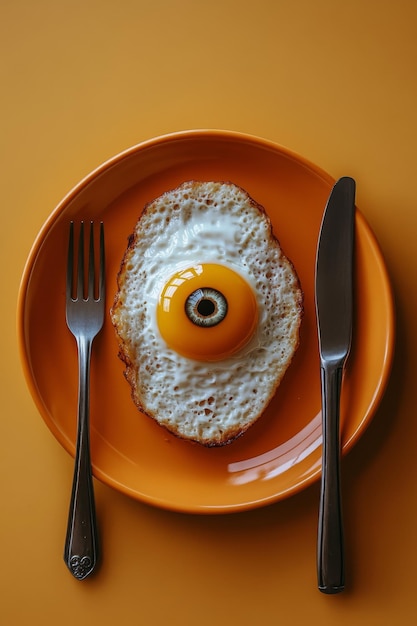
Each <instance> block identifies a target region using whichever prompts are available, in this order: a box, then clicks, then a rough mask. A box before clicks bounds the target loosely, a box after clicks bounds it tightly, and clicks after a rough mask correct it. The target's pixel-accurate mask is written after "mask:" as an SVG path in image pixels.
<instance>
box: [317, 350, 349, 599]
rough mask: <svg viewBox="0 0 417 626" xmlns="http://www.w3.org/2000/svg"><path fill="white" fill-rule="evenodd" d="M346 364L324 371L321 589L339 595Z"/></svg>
mask: <svg viewBox="0 0 417 626" xmlns="http://www.w3.org/2000/svg"><path fill="white" fill-rule="evenodd" d="M342 374H343V362H342V363H340V361H336V362H330V363H329V362H327V363H325V364H323V365H322V368H321V385H322V406H323V408H322V424H323V457H322V475H321V493H320V508H319V528H318V553H317V574H318V587H319V590H320V591H322V592H323V593H328V594H331V593H339V592H340V591H343V589H344V587H345V574H344V545H343V520H342V504H341V488H340V449H341V446H340V433H339V423H340V391H341V386H342Z"/></svg>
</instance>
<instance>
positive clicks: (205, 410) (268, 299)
mask: <svg viewBox="0 0 417 626" xmlns="http://www.w3.org/2000/svg"><path fill="white" fill-rule="evenodd" d="M206 263H216V264H220V265H224V266H226V267H228V268H231V269H233V270H234V271H235V272H237V273H238V274H239V275H241V276H242V277H243V278H244V279H245V280H246V281H247V283H248V285H249V286H250V288H251V289H252V290H253V293H254V295H255V298H256V302H257V306H258V320H257V324H256V328H255V331H254V333H253V336H252V337H251V338H250V339H249V341H248V342H247V343H246V345H244V346H243V347H242V348H241V349H240V350H239V351H238V352H236V353H234V354H232V355H231V356H229V357H227V358H224V359H222V360H218V361H214V362H213V361H204V360H195V359H190V358H187V357H185V356H182V355H181V354H179V353H178V352H177V351H176V350H174V349H172V347H170V346H169V345H167V343H166V341H165V340H164V338H163V337H162V335H161V332H160V330H159V327H158V323H157V309H158V302H159V299H160V296H161V292H162V290H163V288H164V286H165V285H166V284H167V282H168V281H169V279H170V278H171V277H172V276H173V275H174V274H176V273H177V272H179V271H180V270H183V269H186V268H190V267H193V266H198V265H200V264H206ZM301 309H302V304H301V291H300V288H299V283H298V278H297V276H296V273H295V271H294V269H293V267H292V265H291V263H290V262H289V261H288V260H287V259H286V257H285V256H284V255H283V254H282V251H281V249H280V246H279V244H278V242H277V240H276V239H275V238H274V237H273V236H272V234H271V224H270V221H269V219H268V217H267V216H266V215H265V213H264V212H263V211H262V210H260V208H258V206H257V205H256V204H255V203H254V202H253V201H252V200H251V199H250V198H249V196H248V195H247V194H246V192H245V191H244V190H242V189H240V188H239V187H236V186H235V185H232V184H223V183H193V182H191V183H184V184H183V185H181V186H180V187H179V188H177V189H175V190H173V191H170V192H167V193H166V194H164V195H162V196H160V198H158V199H157V200H156V201H154V202H153V203H151V204H150V205H149V206H148V207H146V209H145V211H144V213H143V214H142V216H141V218H140V219H139V221H138V223H137V225H136V229H135V233H134V237H133V239H132V240H131V245H130V246H129V248H128V251H127V254H126V256H125V260H124V264H123V265H122V269H121V273H120V275H119V293H118V295H117V297H116V300H115V305H114V307H113V309H112V320H113V323H114V325H115V327H116V330H117V332H118V335H119V338H120V339H121V342H122V345H123V347H124V351H125V361H126V362H127V363H128V371H127V378H128V380H129V381H130V384H131V386H132V390H133V397H134V400H135V402H136V404H137V405H138V407H139V408H141V409H142V410H143V411H144V412H146V413H147V414H148V415H150V416H152V417H154V418H155V419H156V420H157V421H158V422H159V423H160V424H161V425H163V426H165V427H166V428H168V430H170V431H171V432H173V433H175V434H177V435H179V436H180V437H183V438H185V439H190V440H195V441H199V442H200V443H203V444H206V445H221V444H223V443H227V442H229V441H230V440H231V439H233V438H235V437H236V436H237V435H239V434H242V433H243V432H245V430H246V429H247V428H248V427H249V426H250V425H251V424H252V423H253V422H254V421H256V420H257V419H258V417H259V416H260V415H261V414H262V412H263V410H264V409H265V407H266V405H267V404H268V402H269V400H270V399H271V397H272V395H273V394H274V392H275V390H276V387H277V386H278V384H279V382H280V381H281V379H282V376H283V375H284V373H285V370H286V369H287V367H288V365H289V363H290V361H291V359H292V356H293V354H294V351H295V349H296V347H297V344H298V332H299V325H300V319H301ZM178 332H181V328H179V329H178ZM126 356H127V358H126Z"/></svg>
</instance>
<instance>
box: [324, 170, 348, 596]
mask: <svg viewBox="0 0 417 626" xmlns="http://www.w3.org/2000/svg"><path fill="white" fill-rule="evenodd" d="M355 188H356V184H355V181H354V180H353V178H349V177H347V176H346V177H343V178H340V179H339V180H338V181H337V182H336V184H335V185H334V187H333V189H332V192H331V194H330V196H329V199H328V201H327V205H326V208H325V211H324V216H323V221H322V224H321V229H320V236H319V243H318V248H317V259H316V315H317V328H318V337H319V350H320V365H321V397H322V432H323V447H322V450H323V451H322V475H321V491H320V506H319V525H318V542H317V576H318V588H319V590H320V591H322V592H323V593H328V594H330V593H339V592H340V591H343V589H344V586H345V573H344V545H343V541H344V540H343V519H342V504H341V486H340V456H341V440H340V426H339V423H340V392H341V387H342V376H343V370H344V366H345V363H346V359H347V357H348V354H349V350H350V344H351V336H352V309H353V247H354V224H355Z"/></svg>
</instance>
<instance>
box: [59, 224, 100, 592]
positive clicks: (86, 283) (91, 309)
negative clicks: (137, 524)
mask: <svg viewBox="0 0 417 626" xmlns="http://www.w3.org/2000/svg"><path fill="white" fill-rule="evenodd" d="M77 257H78V261H76V259H77ZM84 257H85V252H84V223H83V222H81V225H80V234H79V241H78V254H77V255H76V254H75V244H74V223H73V222H71V224H70V233H69V245H68V265H67V287H66V319H67V325H68V328H69V329H70V331H71V332H72V334H73V335H74V337H75V339H76V342H77V348H78V368H79V370H78V371H79V380H78V422H77V444H76V454H75V467H74V479H73V485H72V493H71V501H70V509H69V515H68V527H67V535H66V540H65V550H64V560H65V563H66V564H67V566H68V568H69V570H70V572H71V573H72V574H73V576H74V577H75V578H77V579H78V580H83V579H84V578H86V577H87V576H89V575H90V574H91V573H92V572H93V570H94V568H95V567H96V564H97V560H98V551H99V546H98V537H97V524H96V512H95V502H94V489H93V478H92V472H91V459H90V432H89V431H90V426H89V413H90V359H91V350H92V344H93V340H94V338H95V337H96V335H97V334H98V333H99V332H100V330H101V328H102V326H103V322H104V303H105V283H104V271H105V268H104V227H103V223H101V224H100V244H99V255H98V259H99V261H98V265H99V269H98V272H97V271H96V265H97V263H96V262H95V259H94V257H95V254H94V225H93V222H91V224H90V236H89V244H88V257H89V258H88V267H85V263H84ZM85 276H86V279H85Z"/></svg>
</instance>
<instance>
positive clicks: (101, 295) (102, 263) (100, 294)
mask: <svg viewBox="0 0 417 626" xmlns="http://www.w3.org/2000/svg"><path fill="white" fill-rule="evenodd" d="M104 266H105V258H104V224H103V222H100V279H99V289H98V298H99V300H101V299H102V298H104V290H105V281H104Z"/></svg>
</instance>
